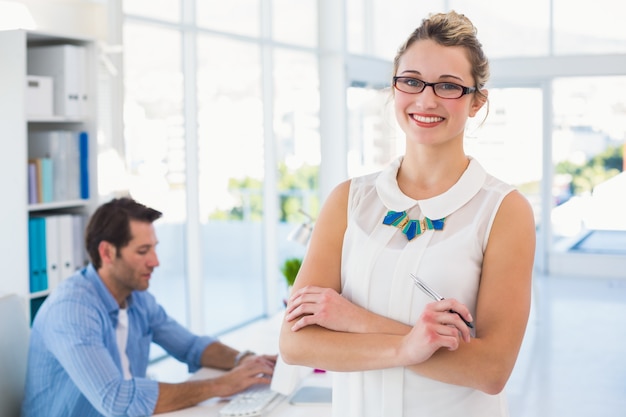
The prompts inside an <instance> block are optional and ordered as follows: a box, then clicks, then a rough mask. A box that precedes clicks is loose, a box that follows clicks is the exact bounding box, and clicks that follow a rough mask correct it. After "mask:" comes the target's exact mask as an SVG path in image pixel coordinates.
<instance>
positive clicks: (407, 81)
mask: <svg viewBox="0 0 626 417" xmlns="http://www.w3.org/2000/svg"><path fill="white" fill-rule="evenodd" d="M393 86H394V87H395V88H396V89H397V90H398V91H402V92H403V93H407V94H419V93H421V92H422V91H424V89H425V88H426V87H432V88H433V91H434V92H435V95H436V96H437V97H441V98H453V99H454V98H461V97H463V96H464V95H465V94H471V93H473V92H474V91H476V87H465V86H462V85H459V84H455V83H449V82H440V83H427V82H426V81H422V80H420V79H417V78H413V77H393Z"/></svg>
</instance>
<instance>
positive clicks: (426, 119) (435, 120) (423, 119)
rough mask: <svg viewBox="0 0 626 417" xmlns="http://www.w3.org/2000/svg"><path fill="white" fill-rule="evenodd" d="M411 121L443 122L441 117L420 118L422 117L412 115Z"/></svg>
mask: <svg viewBox="0 0 626 417" xmlns="http://www.w3.org/2000/svg"><path fill="white" fill-rule="evenodd" d="M413 119H415V120H417V121H418V122H422V123H437V122H440V121H442V120H443V117H433V116H431V117H422V116H416V115H413Z"/></svg>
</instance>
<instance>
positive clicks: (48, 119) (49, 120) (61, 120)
mask: <svg viewBox="0 0 626 417" xmlns="http://www.w3.org/2000/svg"><path fill="white" fill-rule="evenodd" d="M27 121H28V123H85V122H86V121H85V120H82V119H77V118H68V117H64V116H44V117H36V116H29V117H28V120H27Z"/></svg>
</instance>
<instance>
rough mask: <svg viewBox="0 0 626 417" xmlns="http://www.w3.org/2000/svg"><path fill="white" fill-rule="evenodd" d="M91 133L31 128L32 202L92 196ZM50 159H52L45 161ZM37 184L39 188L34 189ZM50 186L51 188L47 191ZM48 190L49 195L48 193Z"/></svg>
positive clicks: (29, 152) (30, 185)
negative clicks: (90, 190) (33, 178)
mask: <svg viewBox="0 0 626 417" xmlns="http://www.w3.org/2000/svg"><path fill="white" fill-rule="evenodd" d="M88 142H89V136H88V133H87V132H74V131H70V130H52V131H37V132H31V133H30V134H29V138H28V156H29V158H30V159H29V164H30V163H33V164H34V165H35V167H34V168H32V169H31V168H30V167H29V175H34V176H35V178H36V180H31V178H30V177H29V181H28V183H29V202H30V200H31V197H32V196H34V195H37V196H38V198H37V201H36V202H37V203H45V202H52V201H70V200H77V199H81V198H82V199H88V198H89V148H88V146H89V144H88ZM43 160H48V161H43ZM35 185H36V188H37V192H34V191H33V190H32V188H33V187H35ZM46 190H47V191H46ZM44 194H45V195H44Z"/></svg>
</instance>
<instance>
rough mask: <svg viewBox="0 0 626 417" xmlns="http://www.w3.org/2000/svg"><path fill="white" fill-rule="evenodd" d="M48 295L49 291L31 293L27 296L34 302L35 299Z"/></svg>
mask: <svg viewBox="0 0 626 417" xmlns="http://www.w3.org/2000/svg"><path fill="white" fill-rule="evenodd" d="M48 294H50V290H44V291H37V292H31V293H30V294H28V299H29V300H34V299H35V298H41V297H47V296H48Z"/></svg>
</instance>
